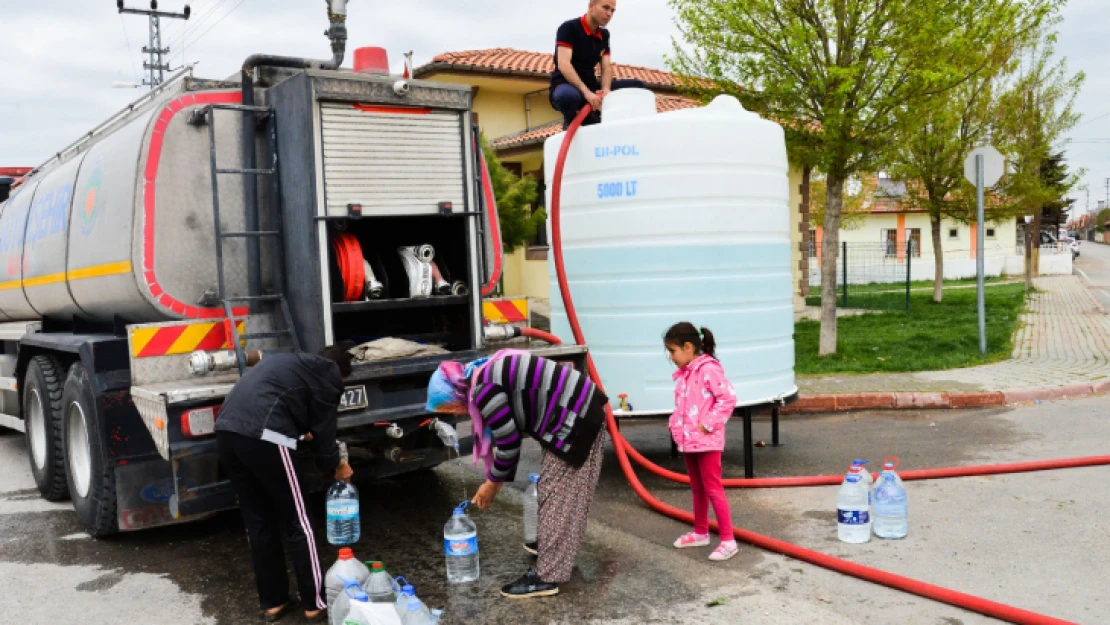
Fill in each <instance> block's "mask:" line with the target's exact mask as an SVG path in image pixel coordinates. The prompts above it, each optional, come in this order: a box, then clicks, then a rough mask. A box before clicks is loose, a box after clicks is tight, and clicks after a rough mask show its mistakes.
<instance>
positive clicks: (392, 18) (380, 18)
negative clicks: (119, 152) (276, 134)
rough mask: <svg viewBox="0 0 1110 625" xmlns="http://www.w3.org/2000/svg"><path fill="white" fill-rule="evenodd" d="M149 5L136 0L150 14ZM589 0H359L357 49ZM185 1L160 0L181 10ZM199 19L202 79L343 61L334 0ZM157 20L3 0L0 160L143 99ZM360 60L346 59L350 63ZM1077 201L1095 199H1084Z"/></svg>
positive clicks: (659, 50)
mask: <svg viewBox="0 0 1110 625" xmlns="http://www.w3.org/2000/svg"><path fill="white" fill-rule="evenodd" d="M148 4H149V3H148V0H127V5H128V6H139V7H143V8H145V7H146V6H148ZM586 4H587V2H586V0H544V1H542V2H537V1H515V2H514V1H506V0H466V1H465V2H463V1H461V0H404V1H403V2H382V1H380V0H350V6H349V12H350V17H349V19H348V30H349V33H350V41H349V44H348V52H349V51H350V50H351V49H353V48H355V47H359V46H365V45H375V46H382V47H384V48H386V49H387V50H388V51H389V55H390V60H391V62H392V64H393V66H394V68H395V69H396V68H399V67H400V65H401V62H402V56H401V55H402V54H403V53H404V52H406V51H408V50H412V51H414V52H415V59H416V62H417V64H422V63H425V62H427V61H429V60H431V58H432V57H433V56H435V55H437V54H439V53H442V52H448V51H457V50H469V49H482V48H497V47H511V48H518V49H523V50H535V51H542V52H546V51H548V50H550V49H551V48H552V47H553V43H554V41H553V40H554V33H555V29H556V27H557V26H558V24H559V23H560V22H561V21H563V20H565V19H568V18H571V17H574V16H576V15H579V14H581V13H582V12H583V10H584V8H585V6H586ZM183 5H184V2H182V1H181V0H161V1H160V7H159V8H160V9H161V10H170V11H176V10H180V9H181V7H182V6H183ZM192 7H193V17H192V19H191V20H190V21H189V22H182V21H180V20H163V44H164V45H165V44H168V45H169V46H170V47H171V48H172V50H173V52H172V55H173V56H172V61H173V64H174V66H175V67H176V66H178V65H180V64H181V61H182V59H185V60H186V61H200V65H199V66H198V67H197V75H198V76H202V77H208V78H224V77H227V76H229V75H231V74H233V73H234V72H235V71H236V69H237V68H238V67H239V66H240V65H241V63H242V61H243V59H244V58H245V57H247V56H248V55H250V54H252V53H255V52H267V53H272V54H282V55H289V56H308V57H312V58H322V57H328V56H330V52H329V48H328V42H327V40H326V39H325V38H324V36H323V31H324V30H325V29H326V27H327V18H326V16H325V10H324V1H323V0H194V1H193V2H192ZM1107 23H1110V2H1107V0H1071V1H1070V3H1069V6H1068V8H1067V9H1066V10H1065V12H1064V22H1063V24H1061V26H1060V45H1059V52H1060V54H1062V55H1065V56H1067V57H1068V60H1069V67H1070V69H1071V70H1072V71H1073V72H1075V71H1080V70H1082V71H1084V72H1086V73H1087V83H1086V85H1085V87H1084V90H1083V93H1082V94H1081V95H1080V97H1079V101H1078V106H1079V110H1080V111H1081V112H1082V113H1083V115H1084V119H1083V121H1082V122H1081V124H1082V125H1080V126H1079V127H1077V128H1076V129H1075V131H1074V133H1073V137H1074V138H1075V139H1077V140H1086V139H1101V138H1107V139H1108V141H1107V142H1106V143H1104V144H1091V143H1084V144H1080V143H1074V144H1069V145H1068V146H1067V156H1068V160H1069V164H1070V165H1071V166H1072V167H1083V168H1086V169H1087V170H1088V173H1087V175H1086V176H1085V178H1084V182H1085V183H1087V184H1089V185H1090V190H1091V206H1092V207H1093V206H1094V205H1095V203H1096V201H1097V200H1100V199H1106V179H1107V178H1110V77H1108V76H1107V75H1106V72H1105V71H1103V69H1102V68H1104V67H1106V66H1107V63H1106V61H1105V58H1106V55H1107V53H1106V51H1105V40H1106V32H1105V26H1106V24H1107ZM610 27H611V30H612V32H613V57H614V60H616V61H617V62H625V63H633V64H637V65H645V66H649V67H660V68H662V67H663V66H664V60H663V57H664V55H665V54H667V53H668V52H669V50H670V46H671V43H670V42H671V37H672V36H674V35H675V34H676V29H675V26H674V24H673V19H672V12H671V9H670V8H669V7H668V6H667V2H666V0H622V1H621V2H620V3H619V6H618V11H617V16H616V18H615V19H614V21H613V23H612V24H611V25H610ZM147 29H148V27H147V20H146V18H144V17H140V16H134V15H124V16H121V15H119V14H118V13H117V12H116V9H115V1H114V0H38V1H36V2H32V1H28V0H0V71H2V76H3V79H2V81H0V166H34V165H37V164H39V163H40V162H42V161H43V160H45V159H46V158H47V157H48V156H49V155H50V154H51V153H52V152H54V151H57V150H59V149H61V148H62V147H65V146H66V145H67V144H69V143H70V142H72V141H73V140H75V139H76V138H77V137H79V136H80V135H81V134H83V133H85V132H87V131H88V130H90V129H91V128H92V127H93V126H95V125H96V124H98V123H99V122H101V121H103V120H104V119H105V118H107V117H108V116H109V115H111V114H112V113H114V112H115V111H117V110H119V109H120V108H122V107H123V106H125V105H126V104H127V103H128V102H130V101H131V100H132V99H134V98H135V97H137V96H138V95H139V93H138V92H137V91H136V90H134V89H114V88H112V86H111V85H112V83H113V82H116V81H122V82H131V83H136V82H138V81H140V80H141V79H142V77H143V75H144V74H143V72H144V70H143V69H142V58H141V56H140V48H141V47H142V46H144V45H146V42H147V36H148V33H147ZM349 59H350V54H349V53H348V62H347V65H348V66H349V65H350V61H349ZM1075 196H1076V197H1077V198H1078V202H1077V206H1078V207H1079V208H1083V207H1084V206H1085V204H1086V201H1087V198H1086V194H1085V193H1084V192H1082V191H1076V192H1075Z"/></svg>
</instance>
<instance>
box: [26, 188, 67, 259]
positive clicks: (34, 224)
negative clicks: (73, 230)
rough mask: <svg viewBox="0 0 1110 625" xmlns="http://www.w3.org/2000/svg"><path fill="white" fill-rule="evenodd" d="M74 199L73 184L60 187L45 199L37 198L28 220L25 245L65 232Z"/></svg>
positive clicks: (32, 205)
mask: <svg viewBox="0 0 1110 625" xmlns="http://www.w3.org/2000/svg"><path fill="white" fill-rule="evenodd" d="M72 198H73V185H72V184H67V185H64V186H61V187H58V188H57V189H54V190H53V191H51V192H50V193H47V194H46V195H45V196H44V197H36V198H35V202H34V203H33V204H31V214H30V216H29V217H28V218H27V236H26V238H25V239H24V241H23V245H34V244H35V243H36V242H38V241H40V240H42V239H45V238H46V237H49V236H53V235H55V234H59V233H62V232H65V231H66V216H67V215H66V213H67V212H68V211H69V203H70V202H69V201H70V200H71V199H72Z"/></svg>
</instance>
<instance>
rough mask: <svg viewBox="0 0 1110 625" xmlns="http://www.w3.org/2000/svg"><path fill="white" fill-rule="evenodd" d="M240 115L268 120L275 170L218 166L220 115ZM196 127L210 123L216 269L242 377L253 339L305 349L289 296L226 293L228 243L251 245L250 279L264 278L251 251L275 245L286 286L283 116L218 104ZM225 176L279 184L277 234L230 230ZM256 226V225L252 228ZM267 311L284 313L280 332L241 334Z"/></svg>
mask: <svg viewBox="0 0 1110 625" xmlns="http://www.w3.org/2000/svg"><path fill="white" fill-rule="evenodd" d="M217 110H226V111H237V112H240V113H243V114H244V117H245V119H244V122H243V123H245V124H252V123H254V122H255V121H256V120H257V119H258V118H259V117H262V118H263V119H265V121H266V130H267V133H266V135H267V139H268V141H269V146H268V147H269V150H270V154H271V159H272V161H271V166H270V168H269V169H242V168H223V167H219V166H218V165H217V163H216V154H217V151H216V111H217ZM190 123H192V124H193V125H197V126H200V125H207V126H208V143H209V150H210V152H211V171H212V217H213V222H214V224H215V229H216V269H217V275H218V278H219V293H218V297H219V300H220V302H221V303H222V304H223V307H224V314H225V315H226V317H227V319H226V321H225V324H226V325H227V326H229V329H228V335H229V336H230V337H231V340H232V345H234V346H235V356H236V359H237V361H238V365H239V375H243V373H244V372H245V371H246V368H247V364H246V363H247V359H246V354H245V351H244V343H246V342H247V341H251V340H262V339H276V340H278V341H279V342H281V341H282V340H284V342H286V343H287V344H286V345H284V346H282V347H284V350H282V349H281V348H279V351H289V350H290V349H292V350H293V351H300V349H301V344H300V340H299V339H298V338H297V330H296V327H294V325H293V316H292V313H291V312H290V310H289V302H288V301H287V300H286V299H285V295H284V293H282V292H281V291H277V292H274V293H268V294H261V293H257V292H254V291H253V290H250V291H249V293H248V295H233V296H228V295H227V291H226V282H227V281H226V279H225V275H224V252H223V244H224V241H225V240H227V239H245V240H246V241H247V242H248V246H247V247H248V254H247V256H248V258H247V262H246V267H247V275H248V276H251V275H259V273H260V271H261V267H258V266H256V264H257V263H260V262H261V261H260V260H259V256H258V254H257V253H250V250H251V249H252V248H253V249H254V250H257V246H258V245H259V243H260V242H261V241H263V240H266V241H268V242H270V243H271V244H272V245H273V255H272V258H273V262H272V263H271V265H272V270H273V272H274V277H275V280H274V284H275V287H276V286H277V285H282V284H284V283H285V280H284V275H283V272H282V271H281V269H280V267H281V266H282V259H283V258H284V255H283V253H282V237H281V221H282V220H281V177H280V169H279V167H278V151H277V116H276V115H275V113H274V110H273V109H272V108H269V107H266V106H245V105H241V104H212V105H209V106H206V107H204V108H203V109H200V110H199V111H197V112H196V113H194V114H193V116H192V118H191V119H190ZM254 149H255V146H254V145H253V144H252V145H244V146H243V150H244V153H246V151H248V150H249V151H252V152H253V151H254ZM221 175H235V176H243V177H244V178H245V180H244V184H245V185H254V184H255V181H256V176H269V177H270V180H271V181H272V182H273V187H274V202H273V204H272V205H271V206H272V212H273V214H272V215H271V220H270V221H271V223H272V224H273V228H274V229H273V230H257V229H247V230H244V231H241V232H224V230H223V227H222V226H221V225H220V186H219V177H220V176H221ZM246 210H247V211H251V210H257V207H256V206H250V205H247V206H246ZM244 223H247V224H251V223H258V220H257V219H254V220H252V219H250V218H249V217H248V218H247V219H245V220H244ZM248 228H250V226H248ZM235 304H246V305H247V313H248V314H247V315H236V314H235ZM267 308H269V309H271V311H272V312H273V313H275V314H274V315H273V316H274V317H276V316H277V315H280V316H281V317H282V319H283V320H284V323H285V328H284V329H278V330H274V331H272V332H255V333H247V334H240V333H239V327H238V322H239V321H240V320H242V319H246V318H247V317H248V316H249V315H250V313H253V312H255V311H258V312H262V311H265V310H266V309H267Z"/></svg>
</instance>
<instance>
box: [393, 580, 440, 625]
mask: <svg viewBox="0 0 1110 625" xmlns="http://www.w3.org/2000/svg"><path fill="white" fill-rule="evenodd" d="M401 582H404V584H402V583H401ZM393 589H394V590H395V591H397V602H396V603H394V604H393V605H394V607H396V608H397V616H400V617H401V622H402V623H403V622H405V621H404V619H405V617H406V616H407V615H409V614H410V613H412V612H420V611H424V612H425V613H427V614H428V615H429V616H431V612H430V611H429V610H428V606H426V605H424V602H423V601H421V600H420V598H419V597H417V596H416V589H414V588H413V587H412V584H410V583H408V581H407V580H405V578H403V577H398V578H397V579H396V580H394V582H393Z"/></svg>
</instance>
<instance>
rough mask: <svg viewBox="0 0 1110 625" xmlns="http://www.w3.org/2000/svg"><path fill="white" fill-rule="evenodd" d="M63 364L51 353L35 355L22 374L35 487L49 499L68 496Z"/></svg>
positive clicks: (28, 452)
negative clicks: (64, 441) (63, 437)
mask: <svg viewBox="0 0 1110 625" xmlns="http://www.w3.org/2000/svg"><path fill="white" fill-rule="evenodd" d="M62 375H63V372H62V367H61V365H60V364H59V363H58V361H57V360H55V359H54V358H52V357H50V356H41V355H40V356H35V357H34V358H32V359H31V362H30V364H29V365H28V366H27V373H26V374H24V376H23V415H24V419H25V421H24V426H25V427H24V430H25V431H26V435H27V457H28V458H29V459H30V461H31V475H33V476H34V478H35V486H37V487H38V489H39V493H41V494H42V496H43V498H44V499H46V500H47V501H60V500H62V499H65V498H66V495H67V494H68V490H67V489H66V469H65V453H64V452H63V449H62V383H63V380H62Z"/></svg>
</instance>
